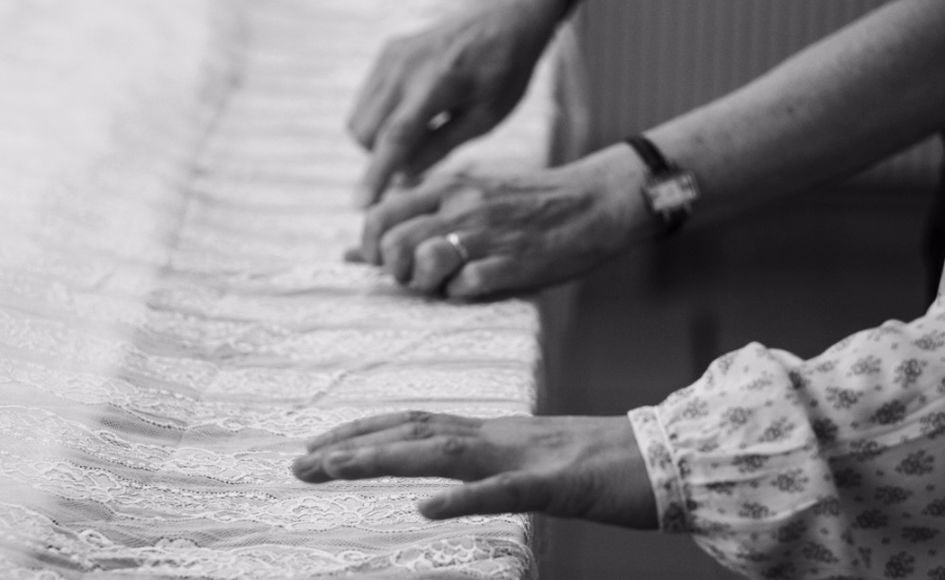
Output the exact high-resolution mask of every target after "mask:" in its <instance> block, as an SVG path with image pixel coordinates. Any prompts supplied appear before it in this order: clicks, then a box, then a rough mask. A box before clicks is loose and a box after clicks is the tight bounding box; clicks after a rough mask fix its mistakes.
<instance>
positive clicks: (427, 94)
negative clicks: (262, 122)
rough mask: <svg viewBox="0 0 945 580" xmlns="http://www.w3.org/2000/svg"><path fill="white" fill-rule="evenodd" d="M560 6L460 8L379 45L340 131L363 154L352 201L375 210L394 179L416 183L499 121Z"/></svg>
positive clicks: (554, 1)
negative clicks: (418, 177) (345, 131)
mask: <svg viewBox="0 0 945 580" xmlns="http://www.w3.org/2000/svg"><path fill="white" fill-rule="evenodd" d="M567 4H569V2H565V1H564V0H490V1H489V2H467V3H466V4H465V5H464V8H463V10H462V12H459V13H456V14H454V15H452V16H451V17H450V18H447V19H445V20H444V21H442V22H439V23H438V24H437V25H436V26H435V27H433V28H430V29H428V30H425V31H423V32H420V33H419V34H416V35H413V36H408V37H404V38H400V39H396V40H394V41H392V42H390V43H388V44H387V46H386V47H385V49H384V50H383V52H382V53H381V56H380V58H379V59H378V60H377V62H376V64H375V66H374V69H373V71H372V72H371V74H370V75H368V78H367V81H366V82H365V84H364V86H363V87H362V89H361V93H360V96H359V98H358V99H357V103H356V105H355V107H354V111H353V112H352V114H351V117H350V119H349V122H348V126H349V129H350V131H351V133H352V135H353V136H354V138H355V139H356V140H357V141H358V142H359V143H360V144H361V145H362V146H364V147H365V148H366V149H369V150H370V151H372V156H371V159H370V162H369V165H368V168H367V171H366V172H365V175H364V176H363V179H362V185H361V188H360V189H361V191H359V193H358V196H359V198H360V199H359V201H360V202H361V203H362V204H363V205H370V204H372V203H374V202H376V201H377V200H378V199H379V198H380V196H381V195H382V193H383V191H384V189H385V188H386V187H387V185H388V183H389V182H390V180H391V178H392V177H393V176H394V175H395V174H396V173H403V174H405V175H407V176H408V177H413V176H416V175H419V174H420V173H422V172H423V171H424V170H426V169H427V168H428V167H430V166H431V165H433V164H434V163H436V162H437V161H439V160H440V159H442V158H443V157H445V156H446V155H447V154H448V153H449V152H450V151H451V150H452V149H453V148H454V147H456V146H457V145H460V144H461V143H463V142H465V141H467V140H469V139H471V138H473V137H477V136H479V135H482V134H483V133H486V132H487V131H489V130H491V129H492V128H493V127H495V125H497V124H498V123H499V122H500V121H501V120H502V119H504V118H505V117H506V115H508V113H509V112H510V111H511V110H512V109H513V108H514V107H515V105H516V104H517V103H518V101H519V100H520V98H521V97H522V94H523V93H524V92H525V89H526V87H527V86H528V82H529V79H530V78H531V74H532V70H533V69H534V67H535V63H536V62H537V60H538V58H539V56H541V53H542V51H543V50H544V48H545V45H546V44H547V43H548V41H549V39H550V38H551V36H552V35H553V33H554V29H555V26H556V24H557V21H558V19H560V18H561V17H563V15H564V13H565V11H566V6H567Z"/></svg>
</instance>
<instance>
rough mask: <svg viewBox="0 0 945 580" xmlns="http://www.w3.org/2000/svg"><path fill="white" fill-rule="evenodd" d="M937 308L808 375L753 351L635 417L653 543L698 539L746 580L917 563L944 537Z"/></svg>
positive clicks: (943, 370) (866, 335) (944, 314)
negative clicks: (660, 537)
mask: <svg viewBox="0 0 945 580" xmlns="http://www.w3.org/2000/svg"><path fill="white" fill-rule="evenodd" d="M943 307H945V302H943V301H942V300H941V299H940V300H939V301H937V302H936V303H935V304H933V305H932V307H931V308H930V309H929V311H928V313H927V314H926V315H925V316H924V317H922V318H919V319H917V320H915V321H913V322H911V323H908V324H904V323H900V322H895V321H892V322H887V323H885V324H883V325H882V326H880V327H878V328H874V329H871V330H866V331H863V332H859V333H856V334H854V335H852V336H850V337H848V338H846V339H844V340H842V341H840V342H839V343H837V344H836V345H834V346H833V347H831V348H830V349H828V350H827V351H825V352H824V353H823V354H821V355H820V356H818V357H816V358H813V359H811V360H808V361H802V360H800V359H799V358H797V357H794V356H793V355H790V354H789V353H786V352H783V351H777V350H772V349H767V348H765V347H763V346H762V345H760V344H757V343H755V344H751V345H749V346H747V347H745V348H743V349H741V350H739V351H735V352H733V353H729V354H728V355H725V356H723V357H721V358H719V359H718V360H717V361H715V362H714V363H713V364H712V365H711V366H710V367H709V369H708V370H707V371H706V373H705V375H704V376H703V377H702V378H700V379H699V380H698V381H697V382H696V383H695V384H693V385H692V386H691V387H689V388H687V389H684V390H681V391H677V392H676V393H674V394H673V395H671V396H670V397H669V398H667V399H666V401H664V402H663V403H662V404H660V405H659V406H657V407H653V408H642V409H637V410H635V411H632V412H631V420H632V421H633V423H634V427H635V430H636V440H637V441H638V443H639V445H640V448H641V450H642V451H643V457H644V458H645V460H646V461H647V470H648V473H649V474H650V477H651V480H652V481H651V483H652V485H653V490H654V493H655V494H656V503H657V506H658V507H659V515H660V527H661V529H663V530H664V531H676V532H688V533H691V534H693V535H694V536H695V538H696V540H697V542H698V543H699V544H700V545H702V546H703V547H705V548H706V549H708V550H709V551H710V552H711V553H712V554H713V555H714V556H715V557H716V558H718V559H720V560H722V561H723V562H724V563H726V564H727V565H729V566H730V567H733V568H735V569H737V570H739V571H741V572H742V573H744V574H748V575H750V576H751V577H766V578H767V577H782V576H781V575H773V574H772V571H773V570H777V569H783V570H784V571H785V573H787V571H788V570H789V567H790V566H796V569H795V570H794V572H793V573H790V574H787V575H788V576H790V577H801V576H803V577H807V576H806V574H807V573H808V568H806V567H811V566H820V567H821V568H820V572H819V574H818V575H817V577H826V576H830V575H831V572H832V573H834V574H839V573H841V572H842V573H844V574H847V575H852V576H855V577H867V576H868V577H873V574H871V573H869V572H870V571H874V572H875V571H877V570H881V569H883V568H884V567H885V568H887V569H888V568H889V566H895V565H896V564H895V562H899V561H905V560H909V559H913V560H916V558H915V557H914V556H919V558H921V555H922V554H923V553H924V550H925V549H926V548H925V546H924V545H923V544H922V542H927V541H928V540H929V539H930V538H932V537H935V536H936V535H938V534H940V533H941V532H942V530H943V529H945V528H943V527H942V526H943V521H945V520H943V519H942V517H943V516H945V496H942V494H941V492H939V491H937V489H936V487H935V485H934V483H935V482H937V481H941V473H942V472H941V471H940V470H941V469H942V467H940V466H939V465H938V464H937V463H936V461H937V460H933V458H941V457H942V451H943V443H945V439H943V438H942V436H943V435H945V387H943V386H942V384H943V383H942V381H943V377H945V364H943V362H942V361H943V360H945V359H943V358H942V355H943V354H945V310H943ZM918 538H921V540H920V539H918ZM817 546H820V547H819V548H818V547H817ZM853 546H856V547H858V548H863V549H864V550H866V551H869V552H871V553H872V554H873V556H872V560H870V558H865V557H864V556H863V552H862V551H859V550H854V549H852V547H853ZM798 554H803V555H804V556H805V557H804V558H801V559H798ZM901 554H906V555H905V556H902V555H901ZM887 562H889V563H890V564H888V563H887ZM919 562H921V560H919ZM930 564H931V560H928V561H926V562H925V564H921V563H919V564H918V565H919V566H928V565H930ZM917 567H918V566H917ZM854 572H856V573H854ZM916 572H917V574H916V575H915V576H916V577H920V576H921V577H926V574H925V573H924V572H925V570H921V571H920V570H918V569H917V570H916ZM920 572H921V573H920ZM768 574H772V575H770V576H769V575H768ZM812 575H813V574H812ZM928 577H931V574H929V576H928Z"/></svg>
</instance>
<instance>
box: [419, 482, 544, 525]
mask: <svg viewBox="0 0 945 580" xmlns="http://www.w3.org/2000/svg"><path fill="white" fill-rule="evenodd" d="M552 486H553V483H552V481H551V480H549V479H548V478H546V477H543V476H540V475H536V474H532V473H527V472H524V471H512V472H508V473H502V474H499V475H496V476H493V477H490V478H488V479H484V480H482V481H477V482H475V483H467V484H465V485H460V486H456V487H454V488H452V489H450V490H449V491H446V492H444V493H441V494H439V495H436V496H434V497H432V498H430V499H428V500H426V501H424V502H421V504H420V506H419V508H420V513H422V514H423V515H424V516H426V517H428V518H430V519H434V520H442V519H446V518H455V517H458V516H465V515H472V514H501V513H517V512H530V511H545V510H547V508H548V506H549V505H551V502H552V496H553V491H554V490H553V487H552Z"/></svg>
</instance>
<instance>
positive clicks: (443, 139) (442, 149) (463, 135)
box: [407, 107, 498, 175]
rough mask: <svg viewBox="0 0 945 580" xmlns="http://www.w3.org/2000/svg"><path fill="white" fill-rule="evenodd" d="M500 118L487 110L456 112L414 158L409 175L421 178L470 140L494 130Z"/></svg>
mask: <svg viewBox="0 0 945 580" xmlns="http://www.w3.org/2000/svg"><path fill="white" fill-rule="evenodd" d="M497 119H498V117H497V116H496V115H495V114H493V113H491V112H490V111H489V110H488V109H486V108H484V107H479V108H476V109H472V110H470V111H466V112H458V111H457V112H455V113H454V116H453V117H452V118H450V120H449V121H448V122H446V123H444V124H443V125H442V126H440V127H439V128H437V129H436V130H435V131H433V132H432V133H430V135H429V136H428V138H427V139H426V140H424V142H423V143H422V144H421V146H420V147H419V148H418V149H417V151H416V152H414V154H413V155H412V156H411V158H410V160H409V163H408V165H407V172H408V173H409V174H411V175H420V174H422V173H423V172H424V171H426V170H427V169H429V168H430V167H432V166H433V165H435V164H436V163H437V162H439V161H440V160H442V159H443V158H444V157H446V156H447V155H449V153H450V152H451V151H452V150H453V149H455V148H456V147H458V146H459V145H462V144H463V143H465V142H466V141H469V140H470V139H473V138H475V137H479V136H480V135H483V134H485V133H486V132H488V131H489V130H490V129H492V128H493V127H494V126H495V125H496V123H497Z"/></svg>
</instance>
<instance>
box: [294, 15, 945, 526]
mask: <svg viewBox="0 0 945 580" xmlns="http://www.w3.org/2000/svg"><path fill="white" fill-rule="evenodd" d="M511 1H514V0H511ZM535 2H540V0H535ZM535 5H536V4H535V3H533V2H532V0H522V4H521V6H529V7H534V6H535ZM490 6H491V4H490ZM501 6H506V7H507V6H508V5H507V4H505V3H502V4H501ZM550 13H551V12H549V14H550ZM478 14H485V12H480V13H478ZM481 18H483V20H476V19H475V18H473V19H472V20H468V21H465V25H467V26H472V27H473V28H475V27H476V26H478V25H477V24H476V23H477V22H482V23H485V22H493V21H492V20H491V19H487V18H485V17H481ZM483 25H484V24H483ZM630 25H632V23H630ZM943 30H945V2H942V1H941V0H899V1H896V2H890V3H888V4H886V5H884V6H883V7H882V8H880V9H878V10H876V11H875V12H873V13H871V14H869V15H867V16H865V17H864V18H862V19H860V20H858V21H857V22H855V23H854V24H852V25H851V26H849V27H847V28H845V29H843V30H841V31H839V32H838V33H836V34H834V35H831V36H830V37H828V38H826V39H824V40H823V41H821V42H819V43H817V44H815V45H813V46H811V47H810V48H808V49H806V50H804V51H802V52H800V53H798V54H797V55H796V56H794V57H792V58H791V59H789V60H787V61H786V62H785V63H783V64H782V65H780V66H778V67H776V68H775V69H773V70H772V71H770V72H769V73H767V74H766V75H764V76H762V77H760V78H758V79H757V80H755V81H753V82H751V83H749V84H748V85H746V86H744V87H743V88H741V89H739V90H737V91H735V92H734V93H732V94H730V95H727V96H724V97H722V98H720V99H719V100H717V101H715V102H713V103H709V104H708V105H706V106H704V107H701V108H699V109H696V110H694V111H692V112H690V113H687V114H685V115H682V116H680V117H677V118H675V119H672V120H670V121H667V122H666V123H664V124H662V125H660V126H658V127H655V128H654V129H652V130H650V131H648V132H647V134H648V136H649V137H650V138H651V139H652V140H653V141H654V142H656V144H657V145H658V146H659V148H660V149H661V150H662V151H663V152H664V153H665V154H666V155H667V157H669V158H670V159H672V160H674V161H676V162H677V163H679V164H680V165H682V166H683V167H685V168H687V169H689V170H690V171H693V172H694V173H695V175H696V178H697V181H698V183H699V186H700V189H701V192H702V199H701V200H700V202H699V203H698V206H697V208H696V216H697V220H701V221H705V220H706V216H712V215H713V214H714V215H718V214H721V213H725V211H726V210H729V209H731V208H732V207H733V206H751V205H757V204H760V203H762V202H764V201H766V200H768V199H770V198H771V197H774V196H777V195H783V194H786V193H792V192H801V191H804V190H806V189H809V188H811V187H813V186H816V185H818V184H822V183H825V182H829V181H831V180H835V179H840V178H843V177H846V176H849V175H850V174H852V173H853V172H855V171H856V170H858V169H860V168H863V167H866V166H868V165H870V164H872V163H875V162H877V161H879V160H881V159H883V158H884V157H885V156H887V155H889V154H890V153H893V152H895V151H898V150H900V149H902V148H903V147H905V146H907V145H909V144H912V143H915V142H917V141H919V140H921V139H922V138H924V137H927V136H929V135H932V134H933V133H935V132H936V131H940V130H942V128H943V127H945V66H943V63H945V34H943V33H942V31H943ZM417 38H423V37H417ZM430 38H437V37H436V36H433V37H430ZM469 38H476V35H475V34H472V35H465V36H464V35H458V36H456V37H455V40H456V43H457V44H456V46H459V47H460V48H462V47H463V46H466V47H468V48H469V50H473V51H474V50H475V46H476V45H475V43H469V42H468V39H469ZM440 41H442V39H440ZM425 42H426V41H425ZM429 42H432V41H429ZM526 42H528V41H527V40H526ZM539 44H541V42H535V43H534V46H537V45H539ZM431 46H433V47H434V48H435V49H436V50H434V51H431V53H432V52H437V51H443V50H442V49H443V45H442V44H436V43H432V44H431ZM421 54H422V51H421ZM428 54H429V53H428ZM468 54H473V52H470V53H468ZM484 54H485V53H484ZM429 58H432V60H433V61H437V59H438V58H439V57H429ZM421 60H422V59H421ZM473 61H475V59H472V60H467V62H473ZM525 68H526V69H527V70H529V71H530V69H529V68H528V67H525ZM441 74H442V69H441ZM493 78H499V77H493ZM486 82H491V81H486ZM433 84H436V83H435V82H434V83H433ZM891 88H892V90H891ZM475 94H478V95H483V94H490V92H489V91H488V90H484V89H483V90H481V91H479V92H477V93H475ZM511 94H520V92H519V91H518V90H517V89H516V91H514V92H513V93H511ZM393 98H394V99H395V101H396V99H397V98H398V97H396V96H395V97H393ZM477 98H481V97H477ZM498 100H499V101H501V102H503V103H504V104H503V107H500V110H504V109H505V106H506V105H507V104H508V103H507V102H506V101H504V100H502V99H498ZM476 106H478V105H467V110H468V109H469V108H470V107H473V108H475V107H476ZM386 109H390V110H393V111H396V110H398V108H397V106H396V103H395V104H393V105H392V104H391V103H390V102H387V104H386V105H385V110H386ZM421 109H422V107H421ZM433 109H435V107H431V108H429V110H433ZM424 110H427V109H424ZM376 116H377V115H376ZM389 116H390V115H387V114H385V115H380V117H384V118H388V117H389ZM421 117H422V115H421ZM497 118H499V117H498V116H496V117H492V118H491V119H490V120H491V121H495V120H496V119H497ZM369 125H377V126H378V127H380V126H381V125H383V123H374V122H372V123H369ZM480 127H485V125H482V126H480ZM380 131H381V132H383V129H380ZM431 131H433V132H435V130H431ZM395 133H401V131H400V130H398V131H397V132H395ZM472 133H473V132H472V131H471V132H469V134H472ZM463 135H465V133H462V134H460V136H463ZM359 138H361V139H362V140H363V142H366V143H367V144H369V145H371V144H373V145H374V147H373V157H372V161H371V163H372V168H373V169H369V171H368V175H369V178H368V179H367V183H368V188H369V189H370V190H371V192H372V193H371V195H372V196H375V197H374V198H375V199H376V195H379V194H380V192H381V190H383V189H384V187H385V183H386V182H387V181H389V176H390V175H392V174H393V173H396V172H397V171H401V170H404V169H405V168H408V167H409V166H410V164H411V162H410V156H409V155H407V154H398V155H394V156H392V155H391V154H390V153H384V152H383V151H382V150H381V148H380V146H379V145H378V143H377V140H378V139H381V140H383V139H384V137H383V136H381V137H379V136H378V135H371V134H370V132H364V133H363V134H362V135H361V137H359ZM395 141H397V140H395ZM459 141H461V139H459V138H456V139H450V140H447V141H446V142H445V144H444V145H443V146H442V147H443V149H444V150H449V149H450V148H452V147H453V146H454V145H455V144H456V143H458V142H459ZM399 142H400V143H401V144H403V143H408V142H411V140H410V139H400V141H399ZM427 142H428V143H429V142H430V141H427ZM407 149H409V150H411V151H413V150H414V148H412V147H407ZM431 155H432V154H431ZM434 157H436V155H432V157H430V158H431V159H432V158H434ZM421 165H423V164H421ZM379 168H381V169H379ZM644 174H645V172H644V171H643V169H642V167H641V164H640V162H639V160H637V159H636V157H635V156H634V155H633V154H631V153H630V152H629V149H628V148H627V147H626V146H623V145H615V146H612V147H608V148H606V149H603V150H602V151H600V152H598V153H596V154H594V155H592V156H589V157H587V158H585V159H582V160H579V161H577V162H575V163H573V164H570V165H567V166H564V167H562V168H558V169H555V170H545V171H535V172H528V173H522V174H519V175H515V176H505V177H497V178H483V177H476V178H470V177H468V176H463V177H459V178H455V179H450V178H437V179H436V180H431V181H428V182H426V183H423V184H422V185H420V186H419V187H418V188H416V189H413V190H407V191H405V192H398V193H396V194H395V195H389V196H387V197H386V198H385V199H384V201H382V202H381V203H380V204H378V205H377V206H376V207H374V208H372V209H371V210H370V212H369V213H368V216H367V220H366V226H365V230H364V235H363V238H362V240H361V245H360V248H359V249H358V251H357V252H355V254H358V255H359V257H360V258H361V259H364V260H366V261H368V262H370V263H373V264H377V265H380V266H382V267H384V268H385V269H387V270H388V271H389V272H391V274H393V275H394V276H395V277H396V278H397V279H398V280H399V281H400V282H401V283H403V284H409V285H412V286H413V287H414V288H416V289H417V290H419V291H423V292H430V293H436V292H441V291H443V289H444V288H445V291H446V294H447V295H448V296H456V297H463V298H473V297H479V296H484V295H491V294H494V293H496V292H501V291H514V290H520V289H528V288H535V287H541V286H543V285H547V284H550V283H554V282H556V281H560V280H563V279H566V278H569V277H573V276H576V275H579V274H581V273H583V272H585V271H587V270H588V269H589V268H592V267H593V266H595V265H597V264H598V263H599V262H600V261H601V260H603V259H605V258H606V257H607V256H608V255H611V254H613V253H615V252H618V251H620V250H621V249H623V248H626V247H629V246H632V245H633V244H635V243H639V241H640V240H641V239H644V238H646V237H648V236H651V235H652V232H653V231H655V230H656V229H657V225H656V224H655V222H654V218H652V217H650V216H648V215H647V210H646V207H645V205H644V204H643V203H642V202H641V198H640V196H639V186H640V185H641V183H642V180H643V176H644ZM371 175H381V176H383V178H376V177H370V176H371ZM375 194H376V195H375ZM694 225H697V224H694ZM450 232H456V233H457V234H460V235H461V239H462V241H463V244H464V245H465V246H466V247H467V250H468V252H469V254H470V260H469V261H468V262H464V261H463V260H460V259H459V254H458V252H456V250H455V249H453V248H452V247H451V246H450V245H449V244H447V243H446V242H445V240H444V238H443V236H445V235H446V234H448V233H450ZM437 417H438V418H430V417H429V416H425V415H421V416H419V418H418V417H417V416H409V415H408V416H393V417H391V416H383V417H376V418H372V419H366V420H365V421H362V422H357V423H354V424H350V425H346V426H342V427H339V428H338V429H336V430H335V431H332V432H330V433H328V434H325V435H322V436H319V437H317V438H316V439H315V440H313V441H312V443H311V444H310V446H309V451H308V453H307V454H306V455H305V456H304V457H303V458H301V459H300V460H299V462H297V463H296V466H295V470H296V474H297V475H298V476H299V477H300V478H301V479H303V480H305V481H311V482H313V483H316V482H323V481H328V480H331V479H338V478H345V479H353V478H360V477H377V476H381V475H404V476H421V475H442V476H447V477H454V478H457V479H461V480H464V481H469V482H471V483H469V484H467V485H464V486H460V487H458V488H455V490H451V491H449V492H447V493H446V494H444V496H442V497H439V498H438V499H437V498H435V499H434V500H431V501H430V502H426V503H424V504H422V505H421V508H420V509H421V510H422V511H423V513H424V514H425V515H427V516H428V517H433V518H442V517H451V516H456V515H461V514H468V513H492V512H497V511H525V510H532V511H545V512H547V513H551V514H555V515H561V516H568V517H583V518H588V519H594V520H597V521H607V522H609V523H616V524H619V525H625V526H630V527H644V528H645V527H652V525H653V524H654V521H653V506H652V496H651V495H650V491H649V487H648V483H647V482H646V481H645V480H646V474H645V470H644V469H643V468H642V465H641V462H640V455H639V454H640V451H639V449H638V448H637V445H636V442H635V440H634V439H633V434H632V432H631V431H629V425H628V422H627V420H626V418H625V417H622V416H621V417H613V418H574V417H557V418H550V417H533V418H521V419H500V420H495V421H479V420H476V419H464V418H459V417H452V418H444V417H440V416H437ZM418 425H419V426H418ZM342 450H349V451H354V452H355V453H354V455H353V459H350V460H349V461H347V462H344V461H341V460H340V458H338V457H336V456H333V455H332V453H333V452H334V451H342Z"/></svg>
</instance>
